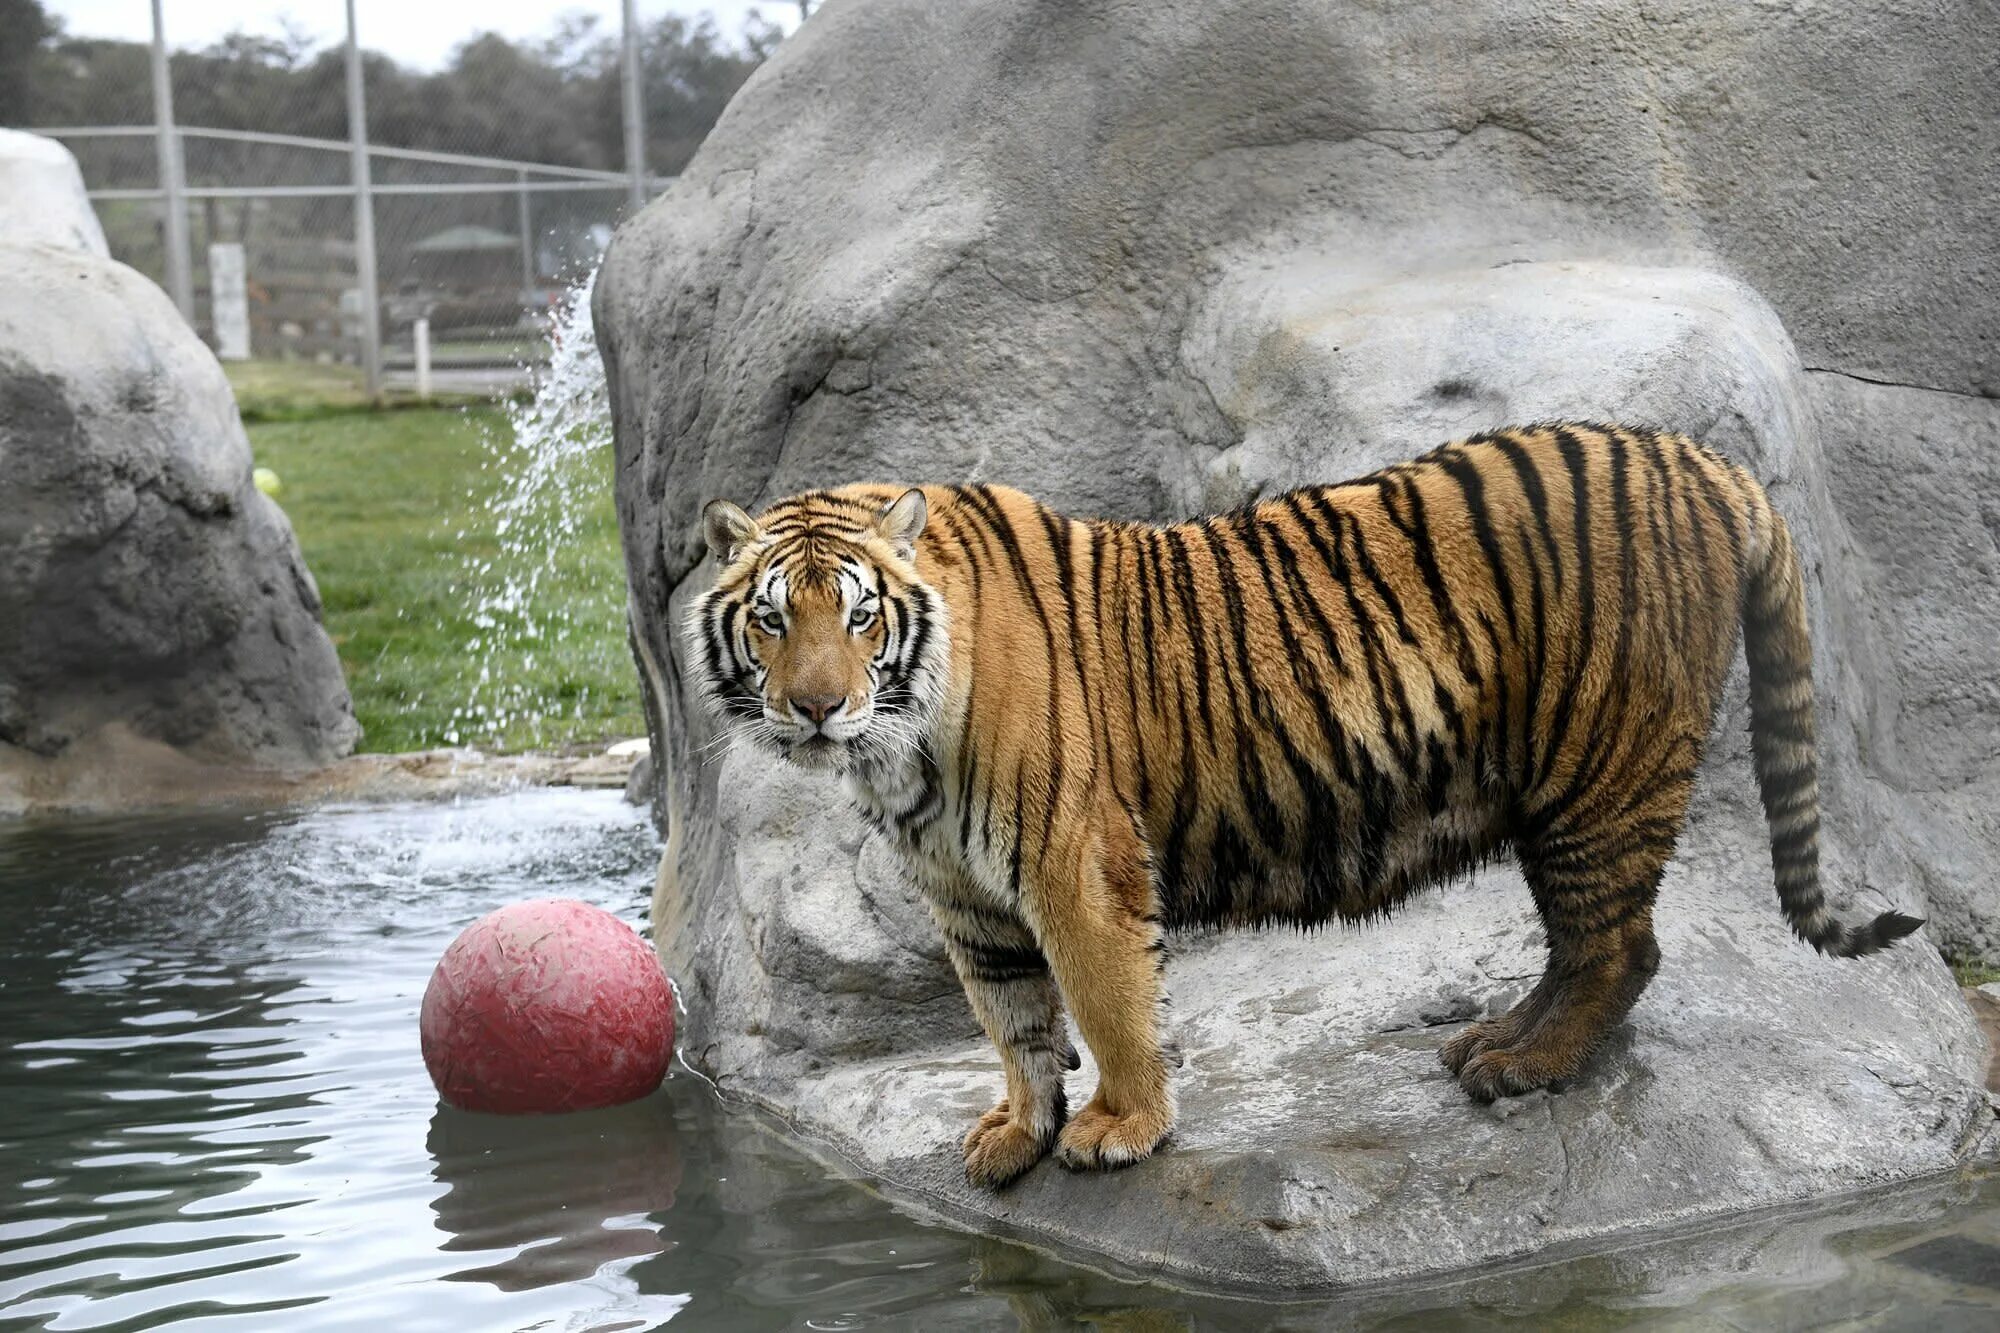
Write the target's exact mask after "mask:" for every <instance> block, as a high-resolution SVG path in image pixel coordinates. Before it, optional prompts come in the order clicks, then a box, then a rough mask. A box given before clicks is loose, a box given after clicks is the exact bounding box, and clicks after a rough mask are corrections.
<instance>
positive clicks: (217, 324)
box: [208, 241, 250, 361]
mask: <svg viewBox="0 0 2000 1333" xmlns="http://www.w3.org/2000/svg"><path fill="white" fill-rule="evenodd" d="M208 322H209V324H210V326H211V327H212V328H213V329H214V330H215V354H216V355H217V356H218V357H220V358H221V359H222V360H224V361H247V360H249V359H250V283H249V276H248V274H247V273H246V272H245V269H244V263H243V244H242V242H240V241H217V242H216V243H215V244H213V245H211V246H209V247H208Z"/></svg>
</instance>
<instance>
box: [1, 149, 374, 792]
mask: <svg viewBox="0 0 2000 1333" xmlns="http://www.w3.org/2000/svg"><path fill="white" fill-rule="evenodd" d="M28 137H29V136H10V140H9V142H10V143H11V142H13V141H15V140H18V139H22V138H28ZM6 146H7V145H5V144H0V148H4V147H6ZM56 151H58V152H60V151H61V150H60V149H57V150H56ZM43 156H46V153H45V152H44V153H43ZM65 156H66V155H65ZM71 175H72V176H73V175H74V164H73V163H72V164H71ZM79 200H80V186H79ZM72 202H78V201H72ZM82 206H83V209H84V211H85V213H86V215H87V213H88V203H87V202H83V203H82ZM51 208H52V209H53V208H54V204H51ZM101 244H102V242H101V238H100V240H99V242H98V244H97V246H95V247H93V246H88V245H76V246H61V245H56V244H50V243H47V242H46V241H44V240H42V239H37V238H29V239H27V240H24V241H21V242H18V243H17V242H16V240H15V239H14V238H13V237H12V236H11V235H0V813H4V812H7V811H9V810H13V811H20V810H26V809H42V808H65V807H66V808H79V807H81V808H101V807H105V806H116V805H126V804H149V803H153V802H155V801H160V800H164V799H166V798H167V797H169V796H171V795H172V794H173V793H174V792H175V791H176V790H185V789H186V788H187V787H188V785H189V784H200V783H202V782H204V781H205V780H208V779H209V778H212V777H213V778H218V780H219V775H221V774H224V773H230V774H242V773H244V772H246V771H249V772H258V773H270V774H279V775H282V774H296V773H298V772H300V771H302V770H306V769H311V768H315V767H318V766H320V765H323V764H325V763H327V762H329V761H331V760H333V759H335V758H337V757H339V756H340V755H342V754H345V753H346V752H347V751H348V750H350V749H352V748H353V744H354V740H355V738H356V736H357V735H358V734H359V728H358V727H357V725H356V723H355V721H354V715H353V710H352V707H351V705H350V703H349V700H348V694H347V688H346V685H345V683H344V681H343V680H342V678H341V673H340V663H339V659H338V658H337V657H336V655H335V653H334V650H333V645H332V643H331V642H330V641H329V640H328V639H327V636H326V633H325V631H324V630H323V629H322V628H321V626H320V622H319V609H320V603H319V594H318V590H317V589H316V588H315V587H314V585H313V580H312V575H311V574H310V573H308V572H307V570H306V566H305V562H304V560H303V559H302V558H301V557H300V555H299V548H298V543H297V541H296V540H295V539H294V538H293V536H292V530H291V526H290V524H289V523H287V522H286V520H285V516H284V513H283V512H282V511H281V510H280V509H279V508H278V507H277V506H276V505H275V504H273V503H272V502H271V501H270V500H269V499H267V498H266V497H265V496H264V495H262V494H261V493H260V492H259V491H258V490H257V489H256V488H255V486H253V485H252V483H251V475H250V474H251V459H250V445H249V441H248V440H247V439H246V438H245V436H244V433H243V427H242V424H241V422H240V421H239V419H238V417H237V414H236V404H235V400H234V398H233V397H232V396H231V393H230V389H229V383H228V381H227V380H226V379H225V378H224V377H223V374H222V369H221V367H220V366H219V365H218V364H217V363H216V360H215V358H214V357H213V356H212V355H210V353H209V351H208V349H207V348H206V347H204V346H203V345H202V343H201V341H200V339H198V338H197V337H196V336H195V334H194V332H193V330H191V329H190V328H189V327H188V326H187V324H186V322H185V321H184V320H182V318H181V317H180V315H179V313H178V312H177V311H176V310H175V309H174V307H173V305H172V303H171V302H169V301H168V300H167V298H166V296H165V295H164V294H163V293H162V292H161V291H160V290H159V289H158V288H157V287H155V286H154V285H153V284H152V283H150V282H148V281H147V280H146V279H145V278H143V277H141V276H140V275H139V274H137V273H135V272H133V271H132V270H131V269H129V268H127V267H125V266H124V265H122V264H118V263H115V262H113V261H112V260H110V259H108V258H106V257H104V256H103V254H102V253H101Z"/></svg>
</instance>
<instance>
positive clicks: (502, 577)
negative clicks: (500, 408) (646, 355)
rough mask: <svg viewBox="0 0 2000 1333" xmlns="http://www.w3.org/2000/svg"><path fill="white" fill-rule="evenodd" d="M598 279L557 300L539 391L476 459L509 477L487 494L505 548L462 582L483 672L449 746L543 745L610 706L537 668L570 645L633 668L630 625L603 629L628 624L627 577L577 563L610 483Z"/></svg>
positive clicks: (614, 667) (623, 672)
mask: <svg viewBox="0 0 2000 1333" xmlns="http://www.w3.org/2000/svg"><path fill="white" fill-rule="evenodd" d="M596 282H597V273H596V270H594V269H593V270H592V271H591V272H590V273H589V274H588V275H587V276H585V277H584V279H583V280H582V281H581V282H579V283H578V284H577V285H576V286H575V287H573V288H572V289H571V290H570V292H569V294H568V296H567V297H566V298H565V299H564V300H563V302H562V304H561V305H560V306H559V307H558V308H557V311H556V318H555V321H554V324H553V326H552V328H551V330H550V334H549V344H550V356H549V362H548V366H547V368H546V369H545V370H543V371H542V372H540V373H539V374H538V375H537V376H536V379H535V393H534V397H533V399H532V400H530V401H528V402H526V403H515V404H513V405H511V406H509V407H508V408H507V410H506V431H505V435H504V438H503V437H502V434H501V432H497V431H496V432H494V434H493V436H492V437H491V438H489V440H488V441H487V444H488V448H487V451H486V455H485V458H484V460H483V461H482V463H481V464H480V470H481V471H482V472H487V473H492V472H495V471H496V470H497V471H498V472H499V474H500V476H501V485H500V488H499V498H498V499H497V500H496V499H488V500H484V501H483V503H484V505H485V507H486V509H487V510H488V512H489V513H491V514H492V515H493V516H494V518H495V520H496V522H495V525H494V530H495V532H496V533H497V535H498V539H499V548H498V551H497V552H496V553H495V554H492V555H490V556H483V555H479V554H469V555H467V557H466V558H465V561H466V562H465V568H464V571H463V580H462V590H463V591H464V592H465V593H466V594H467V601H468V603H469V604H470V606H471V607H472V608H473V615H472V622H473V624H474V625H475V626H476V627H477V631H478V633H477V635H476V637H474V638H473V639H472V641H471V642H470V643H469V644H468V645H467V650H468V653H469V656H470V661H471V664H476V666H477V671H476V673H472V674H470V676H469V679H468V697H467V699H466V702H464V703H462V704H460V705H459V706H458V707H457V708H456V709H454V710H453V712H452V715H451V719H450V722H449V724H448V726H447V729H446V731H445V735H444V739H445V740H446V741H447V742H449V743H451V744H453V745H459V744H473V745H487V744H493V743H497V742H498V741H499V739H500V737H501V736H502V735H503V733H504V734H506V735H507V736H508V737H509V738H510V739H511V740H514V741H521V740H525V741H526V742H527V743H528V744H531V745H532V744H539V743H541V742H542V741H543V740H545V739H546V735H547V733H546V732H545V731H544V727H545V725H546V724H548V723H552V722H557V721H560V720H561V719H562V718H564V717H565V716H567V717H568V718H570V719H581V718H583V717H585V716H586V715H587V714H589V713H590V712H591V711H592V710H593V705H594V704H596V705H602V704H603V703H604V702H605V701H604V700H602V699H596V700H594V699H593V694H592V687H591V686H590V685H589V684H588V683H578V682H576V681H574V680H570V679H558V680H551V679H550V678H549V677H548V676H546V675H545V674H544V673H543V671H542V670H538V668H552V667H553V666H554V665H555V663H556V662H557V661H558V660H564V661H567V660H569V659H570V658H571V657H573V656H574V653H573V652H567V651H566V650H569V649H573V648H575V647H576V646H578V645H581V646H582V647H583V648H584V649H586V650H588V651H591V652H595V653H597V654H599V655H606V654H608V653H609V652H610V650H611V649H613V648H615V649H616V656H617V658H618V659H619V660H618V661H616V662H607V663H603V664H598V665H601V666H605V667H608V668H610V671H609V672H602V671H600V672H597V673H594V674H597V675H598V676H600V677H602V676H604V675H606V674H610V675H613V676H614V677H629V676H630V675H631V672H632V666H631V663H630V662H629V661H625V660H624V652H623V636H622V635H620V634H616V633H607V632H606V626H607V625H608V624H613V623H615V624H618V625H621V626H622V624H623V619H624V582H623V579H622V577H621V576H620V574H619V573H618V572H617V571H615V570H581V569H578V568H576V567H575V566H576V556H575V553H576V551H577V549H578V547H579V545H580V543H579V542H578V537H579V535H580V533H581V531H582V528H583V526H584V525H585V524H586V522H588V521H589V517H588V516H589V515H590V514H591V512H592V510H593V508H594V507H599V506H601V505H602V502H603V497H604V496H605V494H606V493H607V491H608V487H609V472H610V444H611V412H610V403H609V400H608V395H607V391H606V388H605V381H604V363H603V361H602V360H600V359H599V357H598V354H597V337H596V331H595V330H594V329H593V327H592V326H591V321H590V294H591V291H592V289H593V288H594V287H595V285H596ZM487 493H489V491H488V488H486V487H479V488H475V490H474V492H473V494H474V496H475V497H478V496H480V495H483V494H487ZM465 535H466V534H465V533H463V532H461V533H460V534H459V536H460V537H461V538H463V537H464V536H465ZM579 584H580V585H581V586H577V585H579ZM558 585H561V586H558ZM612 617H615V618H616V619H615V621H614V620H612V619H611V618H612ZM607 645H609V646H610V648H607ZM503 652H504V653H506V654H507V655H508V656H509V657H510V659H511V660H512V661H513V662H514V663H515V667H516V669H513V670H509V671H507V672H506V673H504V674H505V675H506V676H507V677H508V678H507V679H501V678H499V676H498V675H496V673H495V671H494V669H493V663H494V659H495V657H496V656H497V655H499V654H501V653H503ZM600 692H601V689H600Z"/></svg>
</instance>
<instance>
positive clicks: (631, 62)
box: [625, 0, 646, 213]
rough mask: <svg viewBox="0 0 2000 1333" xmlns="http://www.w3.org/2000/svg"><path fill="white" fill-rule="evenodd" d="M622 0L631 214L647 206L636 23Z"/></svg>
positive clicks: (630, 5) (630, 7)
mask: <svg viewBox="0 0 2000 1333" xmlns="http://www.w3.org/2000/svg"><path fill="white" fill-rule="evenodd" d="M634 8H635V5H634V0H625V174H626V175H628V176H630V177H631V178H632V184H631V211H632V212H633V213H637V212H638V211H639V210H640V209H641V208H643V207H645V205H646V117H645V103H644V102H643V101H641V100H640V93H639V20H638V18H637V16H636V15H635V14H634V12H633V11H634Z"/></svg>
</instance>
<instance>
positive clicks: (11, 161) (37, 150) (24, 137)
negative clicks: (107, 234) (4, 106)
mask: <svg viewBox="0 0 2000 1333" xmlns="http://www.w3.org/2000/svg"><path fill="white" fill-rule="evenodd" d="M0 241H5V242H7V243H9V244H15V245H26V244H28V243H29V242H31V241H34V242H40V243H41V244H44V245H54V246H59V247H61V248H62V249H65V250H86V251H88V252H90V253H91V254H94V255H102V256H104V257H107V258H108V257H109V256H110V254H111V251H110V250H109V249H107V248H106V247H105V244H104V228H103V227H101V226H99V225H98V222H97V214H96V213H95V212H94V211H92V209H91V207H90V198H89V196H88V195H86V194H85V193H84V191H83V173H81V172H80V171H78V170H77V167H76V159H75V158H74V157H71V156H70V153H69V150H68V149H67V148H64V147H63V146H62V145H61V144H59V143H57V142H56V141H55V140H54V139H45V138H43V137H42V136H41V135H39V134H25V133H23V132H22V131H20V130H4V129H0Z"/></svg>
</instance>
